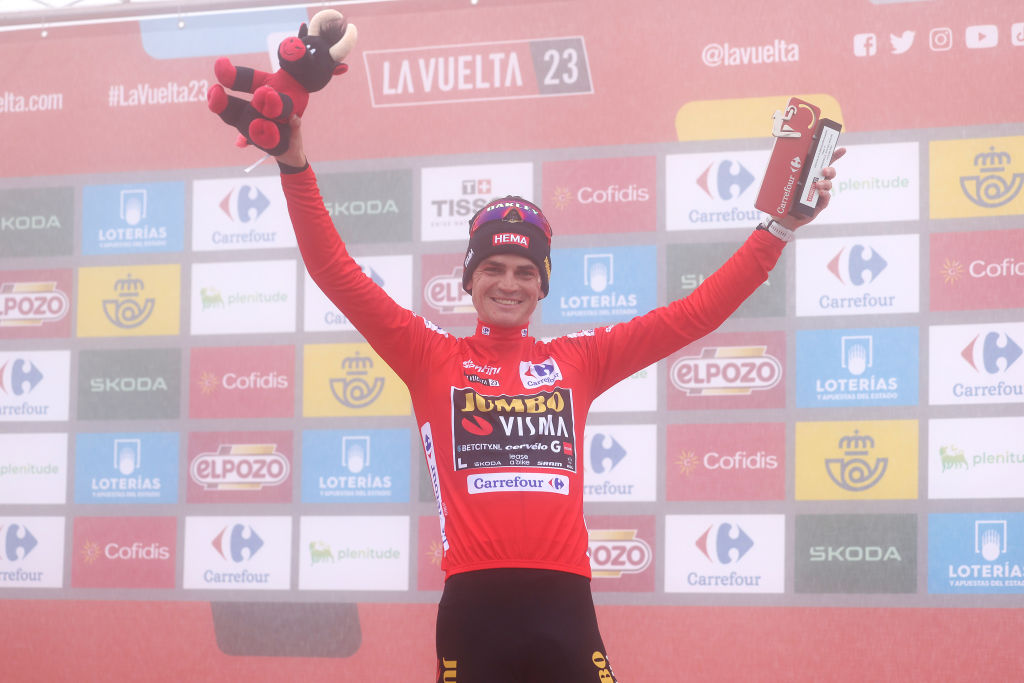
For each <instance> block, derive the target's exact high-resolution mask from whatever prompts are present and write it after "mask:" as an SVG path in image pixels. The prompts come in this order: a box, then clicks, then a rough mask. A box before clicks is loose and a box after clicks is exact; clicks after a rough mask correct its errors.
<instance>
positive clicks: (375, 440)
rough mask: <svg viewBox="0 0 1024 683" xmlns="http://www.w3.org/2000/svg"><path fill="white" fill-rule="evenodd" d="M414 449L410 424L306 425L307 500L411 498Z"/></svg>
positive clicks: (304, 475)
mask: <svg viewBox="0 0 1024 683" xmlns="http://www.w3.org/2000/svg"><path fill="white" fill-rule="evenodd" d="M411 453H412V443H411V441H410V437H409V431H408V430H406V429H368V430H360V431H357V430H346V431H342V430H307V431H304V432H303V433H302V502H304V503H339V502H350V503H405V502H408V501H409V462H410V454H411Z"/></svg>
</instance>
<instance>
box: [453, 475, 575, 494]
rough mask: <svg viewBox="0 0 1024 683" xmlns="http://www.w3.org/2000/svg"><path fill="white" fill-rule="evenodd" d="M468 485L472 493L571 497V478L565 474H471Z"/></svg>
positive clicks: (467, 481)
mask: <svg viewBox="0 0 1024 683" xmlns="http://www.w3.org/2000/svg"><path fill="white" fill-rule="evenodd" d="M466 485H467V486H468V487H469V492H470V493H498V492H500V491H533V492H536V493H560V494H562V495H563V496H568V495H569V477H567V476H565V475H564V474H543V473H540V472H538V473H536V474H498V473H495V474H471V475H469V476H468V477H467V478H466Z"/></svg>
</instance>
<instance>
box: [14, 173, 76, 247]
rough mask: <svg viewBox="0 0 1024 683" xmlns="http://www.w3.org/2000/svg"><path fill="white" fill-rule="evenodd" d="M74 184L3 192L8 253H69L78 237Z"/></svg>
mask: <svg viewBox="0 0 1024 683" xmlns="http://www.w3.org/2000/svg"><path fill="white" fill-rule="evenodd" d="M74 206H75V191H74V189H73V188H71V187H51V188H42V189H36V188H19V189H16V190H2V191H0V242H2V243H3V245H4V246H3V249H4V256H62V255H69V254H71V252H72V248H73V238H74V229H73V228H74V225H75V221H74Z"/></svg>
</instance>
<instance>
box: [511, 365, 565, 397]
mask: <svg viewBox="0 0 1024 683" xmlns="http://www.w3.org/2000/svg"><path fill="white" fill-rule="evenodd" d="M519 378H520V379H521V380H523V386H524V387H526V388H527V389H536V388H537V387H543V386H552V385H553V384H554V383H555V382H558V381H561V380H562V371H561V370H559V369H558V363H556V362H555V359H554V358H548V359H547V360H543V361H541V362H540V363H530V362H528V361H521V362H520V363H519Z"/></svg>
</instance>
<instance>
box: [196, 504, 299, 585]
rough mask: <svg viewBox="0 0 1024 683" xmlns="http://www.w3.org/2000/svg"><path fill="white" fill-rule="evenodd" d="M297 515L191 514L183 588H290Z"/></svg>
mask: <svg viewBox="0 0 1024 683" xmlns="http://www.w3.org/2000/svg"><path fill="white" fill-rule="evenodd" d="M291 564H292V518H291V517H262V516H261V517H186V518H185V570H184V573H183V574H182V588H186V589H188V588H202V589H209V590H288V589H289V588H290V587H291Z"/></svg>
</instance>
